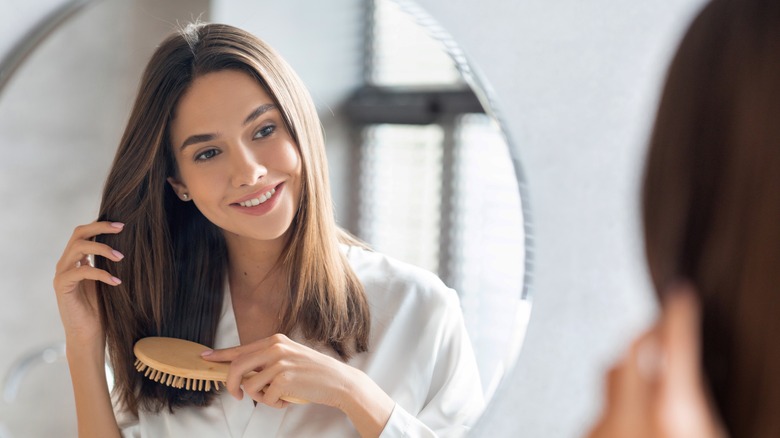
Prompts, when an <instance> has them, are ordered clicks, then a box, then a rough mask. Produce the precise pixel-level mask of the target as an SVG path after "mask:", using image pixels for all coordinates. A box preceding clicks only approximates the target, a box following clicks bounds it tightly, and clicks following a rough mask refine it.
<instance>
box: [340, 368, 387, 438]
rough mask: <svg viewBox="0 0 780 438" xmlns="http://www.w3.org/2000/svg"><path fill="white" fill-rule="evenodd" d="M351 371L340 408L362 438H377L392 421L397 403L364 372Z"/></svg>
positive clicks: (353, 369) (354, 369)
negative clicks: (391, 416) (390, 420)
mask: <svg viewBox="0 0 780 438" xmlns="http://www.w3.org/2000/svg"><path fill="white" fill-rule="evenodd" d="M350 368H351V367H350ZM351 370H352V371H351V375H350V376H349V378H348V379H347V380H346V382H347V384H346V385H345V386H344V393H343V397H342V404H341V405H340V406H338V408H339V409H341V411H343V412H344V413H345V414H346V415H347V417H348V418H349V419H350V421H351V422H352V424H353V425H354V426H355V429H357V431H358V432H359V433H360V435H361V436H362V437H377V436H379V435H380V433H381V432H382V430H383V429H384V427H385V424H387V421H388V420H389V419H390V414H392V412H393V408H394V407H395V401H394V400H393V399H392V398H390V396H389V395H387V393H385V392H384V391H383V390H382V388H380V387H379V385H377V384H376V382H374V381H373V380H371V378H370V377H368V375H366V374H365V373H364V372H362V371H360V370H358V369H356V368H351Z"/></svg>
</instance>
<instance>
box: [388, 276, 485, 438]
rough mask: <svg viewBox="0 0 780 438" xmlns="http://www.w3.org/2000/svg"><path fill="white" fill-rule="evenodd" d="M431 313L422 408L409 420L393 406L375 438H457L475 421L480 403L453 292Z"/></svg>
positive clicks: (473, 360) (476, 375)
mask: <svg viewBox="0 0 780 438" xmlns="http://www.w3.org/2000/svg"><path fill="white" fill-rule="evenodd" d="M447 292H448V293H446V294H445V297H446V299H445V304H444V305H442V306H441V307H440V308H439V309H437V311H435V312H432V314H431V318H432V319H433V320H434V321H431V322H434V324H432V325H430V326H429V327H428V329H429V330H430V329H434V330H436V331H437V333H436V334H435V335H434V336H433V344H434V345H432V350H431V359H432V360H434V367H433V372H432V374H431V383H430V387H429V391H428V397H427V400H426V403H425V404H424V406H423V407H422V409H421V410H420V411H419V412H417V413H416V414H412V413H410V412H409V411H407V410H406V409H404V407H403V406H401V405H400V404H398V403H396V405H395V407H394V409H393V412H392V414H391V415H390V419H389V420H388V422H387V424H386V425H385V427H384V429H383V431H382V433H381V435H380V438H400V437H415V438H416V437H461V436H464V435H466V433H468V431H469V429H470V428H471V426H472V425H473V424H474V423H475V422H476V420H477V419H478V418H479V415H480V414H481V413H482V410H483V409H484V405H485V401H484V396H483V393H482V384H481V383H480V378H479V370H478V368H477V362H476V358H475V356H474V350H473V348H472V346H471V341H470V340H469V337H468V334H467V332H466V327H465V324H464V321H463V313H462V312H461V309H460V302H459V300H458V296H457V294H456V293H455V291H453V290H451V289H448V290H447Z"/></svg>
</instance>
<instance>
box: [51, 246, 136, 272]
mask: <svg viewBox="0 0 780 438" xmlns="http://www.w3.org/2000/svg"><path fill="white" fill-rule="evenodd" d="M91 255H99V256H102V257H105V258H107V259H109V260H112V261H115V262H118V261H120V260H122V259H124V258H125V256H124V254H122V253H121V252H119V251H117V250H115V249H113V248H111V247H110V246H108V245H106V244H104V243H100V242H94V241H91V240H77V241H74V242H72V243H71V245H69V247H68V248H67V249H66V250H65V254H63V256H62V258H61V259H60V261H59V262H58V263H57V271H58V272H63V271H66V270H68V269H72V268H73V267H74V266H75V267H78V266H79V265H87V264H89V265H91V264H92V263H89V256H91Z"/></svg>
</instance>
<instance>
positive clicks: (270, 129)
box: [252, 125, 276, 139]
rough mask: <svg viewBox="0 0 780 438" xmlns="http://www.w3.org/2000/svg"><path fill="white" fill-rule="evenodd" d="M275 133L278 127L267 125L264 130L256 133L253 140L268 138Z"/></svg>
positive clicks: (261, 129)
mask: <svg viewBox="0 0 780 438" xmlns="http://www.w3.org/2000/svg"><path fill="white" fill-rule="evenodd" d="M274 131H276V125H265V126H263V127H262V128H260V129H258V130H257V132H256V133H255V135H254V137H252V138H253V139H258V138H263V137H268V136H269V135H271V134H273V133H274Z"/></svg>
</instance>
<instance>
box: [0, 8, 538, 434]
mask: <svg viewBox="0 0 780 438" xmlns="http://www.w3.org/2000/svg"><path fill="white" fill-rule="evenodd" d="M184 3H185V2H180V4H178V5H177V4H176V2H166V3H165V5H159V4H156V3H155V2H136V3H135V4H121V3H120V2H110V1H106V2H102V3H99V4H96V5H93V6H91V7H90V8H88V9H86V10H85V11H84V12H83V13H81V14H79V15H78V16H76V17H75V18H74V19H72V20H71V21H69V22H68V23H66V24H65V25H64V26H62V27H61V28H60V29H59V30H58V31H57V32H55V33H54V34H52V36H51V37H50V38H49V39H47V40H46V42H45V43H44V44H43V45H42V46H41V47H40V48H39V49H38V50H37V51H36V52H35V53H34V54H33V55H32V56H31V57H30V59H29V60H28V61H27V62H26V63H25V64H24V65H23V66H22V67H21V68H20V69H19V71H18V72H17V74H16V75H15V77H14V78H13V79H12V80H11V82H10V83H9V84H8V86H7V88H6V89H5V90H3V95H2V101H0V112H2V117H0V120H2V121H1V122H0V123H2V126H1V127H0V128H1V129H0V133H1V134H0V135H2V136H3V137H4V143H6V144H16V145H17V146H16V147H14V148H13V149H14V151H15V152H14V155H13V159H12V160H10V162H6V165H5V166H4V168H3V169H2V173H0V175H2V176H3V177H4V178H7V181H6V182H7V184H3V185H2V187H3V190H7V192H6V193H4V194H3V195H4V199H7V200H9V201H8V203H7V204H6V205H8V206H9V209H8V211H9V212H12V214H6V215H3V220H4V221H6V227H3V229H4V230H6V231H5V233H6V235H5V236H4V237H3V239H4V242H8V245H4V249H3V252H4V255H3V257H4V260H8V261H9V262H8V263H6V264H4V268H3V269H7V271H6V272H4V273H3V276H2V278H3V281H4V282H5V285H6V288H5V289H6V291H13V290H15V291H19V293H15V294H9V293H6V295H12V296H10V297H9V298H8V299H9V300H10V301H11V304H13V305H11V306H7V307H6V309H7V310H4V311H3V314H2V315H1V316H2V319H1V320H0V321H2V324H3V325H4V327H6V328H7V329H6V330H4V332H5V333H19V332H23V333H24V337H23V338H24V340H23V341H22V342H13V343H11V341H10V340H9V339H3V345H13V347H11V348H9V353H10V354H8V355H6V357H5V358H3V359H2V360H3V361H4V362H3V363H1V364H0V365H2V366H1V367H0V369H1V370H10V369H13V368H14V367H15V366H16V365H18V364H19V363H20V362H19V358H22V357H25V354H29V353H30V352H33V351H36V348H37V349H40V348H38V347H43V346H46V345H49V344H52V343H56V341H57V340H58V339H62V337H63V334H62V328H61V325H60V323H59V321H58V317H57V309H56V307H55V305H56V302H55V300H53V299H52V296H51V279H50V274H49V273H50V272H51V267H52V266H54V265H55V263H56V261H57V259H58V258H59V256H60V252H61V251H62V248H63V247H64V246H65V243H66V241H67V240H68V237H69V235H70V233H71V232H72V228H73V226H75V225H76V224H80V223H87V222H90V221H92V220H94V218H95V217H96V213H97V210H98V205H97V202H98V200H99V198H100V192H101V188H102V185H103V182H104V181H105V179H106V174H107V172H108V169H109V168H110V167H111V160H112V157H113V155H114V153H115V147H116V144H117V143H118V141H119V138H120V137H121V133H122V129H123V128H124V125H125V123H126V121H127V118H128V113H129V110H130V108H131V107H132V101H133V99H134V94H135V92H136V90H135V86H136V84H137V83H138V78H139V77H140V72H141V69H142V68H143V66H144V65H145V63H146V61H147V59H148V57H149V55H150V53H151V50H153V48H154V47H155V46H156V45H157V44H159V42H160V41H161V40H162V38H163V37H164V35H166V34H167V33H168V32H169V31H170V29H171V27H172V23H174V22H175V21H176V20H179V21H181V22H186V21H190V20H191V19H192V18H193V17H197V16H198V15H200V14H201V13H202V12H203V13H204V14H203V15H202V18H203V19H204V20H208V21H214V22H227V23H231V24H235V25H237V26H239V27H242V28H244V29H246V30H247V31H249V32H252V33H254V34H256V35H258V36H259V37H260V38H263V39H264V40H266V41H267V42H268V43H269V44H270V45H272V46H273V47H274V48H276V49H277V50H278V51H279V52H280V53H281V54H282V56H284V57H285V58H286V59H287V61H288V62H290V64H291V65H292V67H293V68H294V69H295V70H296V71H297V72H298V74H299V75H300V76H301V77H302V79H303V82H304V83H305V84H306V86H307V87H308V88H309V89H310V91H311V93H312V95H313V98H314V102H315V104H316V105H317V109H318V110H319V111H318V112H319V114H320V118H321V119H322V122H323V125H324V130H325V133H326V151H327V154H328V161H329V165H330V169H331V174H330V177H331V178H330V179H331V184H332V187H333V198H334V203H335V207H336V219H337V222H338V223H339V225H341V226H342V227H344V228H346V229H347V230H349V231H350V232H352V233H353V234H355V235H356V236H357V237H359V238H361V239H363V240H365V241H366V242H367V243H368V244H369V245H370V246H371V247H372V248H374V249H375V250H376V251H377V252H381V253H385V254H388V255H390V256H393V257H395V258H398V259H401V260H404V261H407V262H409V263H412V264H415V265H417V266H420V267H422V268H424V269H427V270H430V271H432V272H434V273H436V274H437V275H438V276H439V277H441V278H442V279H443V280H444V282H445V283H446V285H447V286H449V287H452V288H454V289H455V290H456V291H457V292H458V294H459V298H460V303H461V306H462V310H463V315H464V318H465V324H466V327H467V329H468V333H469V337H470V338H471V341H472V344H473V345H474V350H475V353H476V359H477V363H478V365H479V374H480V380H481V382H482V392H483V394H484V395H485V396H486V397H489V396H490V394H491V393H492V391H493V389H494V388H495V385H496V384H497V383H498V382H499V380H500V377H501V375H502V373H503V369H504V368H505V367H506V366H507V365H510V364H511V358H512V357H513V356H514V354H515V353H516V351H517V349H518V348H519V345H520V343H521V341H522V336H521V335H518V330H517V328H518V327H524V321H525V317H527V311H528V308H527V307H526V306H524V305H523V304H527V302H526V301H522V302H520V303H518V301H519V298H520V297H521V291H522V290H523V276H524V271H523V270H522V266H523V256H524V251H523V240H524V235H523V233H522V230H523V225H522V215H521V202H520V201H521V200H520V198H519V194H518V193H519V192H518V189H517V183H516V182H515V179H514V175H515V173H514V170H513V168H512V162H511V159H510V157H509V151H508V149H507V147H506V144H505V141H504V138H503V136H502V134H501V132H500V130H499V127H498V125H497V123H496V122H495V121H494V120H493V119H492V118H490V117H489V116H488V115H486V114H485V110H484V109H483V107H482V106H481V104H480V102H479V100H478V99H476V95H475V93H473V91H472V90H471V89H470V88H469V86H468V84H469V81H470V80H471V79H473V78H469V77H468V76H467V77H465V78H464V76H462V75H461V74H460V73H461V72H462V65H461V66H460V67H461V68H460V69H459V68H458V67H459V65H458V64H457V63H455V62H453V61H452V58H451V57H450V56H449V55H450V54H451V53H448V51H447V50H446V48H445V47H444V45H443V44H442V43H441V42H440V41H436V40H434V39H431V38H430V37H429V36H427V34H426V33H425V30H424V29H422V28H419V26H418V25H417V24H416V23H415V21H414V17H410V16H409V15H408V14H405V13H404V12H403V11H402V9H401V8H400V7H399V4H397V3H393V2H389V1H377V2H372V3H371V4H366V3H365V2H362V1H341V2H340V3H343V4H340V6H339V7H333V5H328V7H327V8H326V7H325V6H322V8H321V9H322V10H318V7H312V5H311V4H307V8H305V9H304V8H301V7H300V5H297V6H296V5H295V2H293V3H292V4H288V5H285V6H279V7H278V8H275V10H274V12H273V13H274V14H276V16H274V17H271V16H269V11H268V10H267V8H265V9H264V8H263V3H262V2H260V3H258V4H241V5H239V4H237V3H235V2H218V1H217V2H202V3H203V4H202V5H194V4H193V3H192V2H186V5H185V4H184ZM247 3H251V2H247ZM407 7H408V5H407ZM334 11H337V12H334ZM344 11H349V12H348V13H347V12H344ZM258 16H262V17H264V18H263V20H259V21H262V22H259V21H258V20H256V19H253V17H258ZM116 17H125V18H124V19H123V20H122V21H120V22H117V20H116ZM107 23H111V26H110V29H109V28H108V27H109V26H108V24H107ZM289 23H298V24H299V25H298V26H289ZM301 29H305V30H306V32H301ZM398 29H404V30H403V31H398V32H394V30H398ZM109 30H110V31H109ZM323 35H326V36H327V38H324V37H322V36H323ZM398 35H406V36H408V39H406V40H403V39H401V38H398ZM410 67H411V68H410ZM488 112H489V110H488ZM33 260H34V261H35V262H34V263H31V261H33ZM42 273H44V274H47V275H42ZM30 297H34V299H31V298H30ZM11 309H13V310H11ZM508 345H509V346H510V347H509V348H507V346H508ZM41 363H45V361H43V362H41ZM55 363H56V361H55ZM59 363H61V364H64V362H62V361H61V360H60V362H59ZM41 366H43V365H41ZM60 368H62V367H60ZM31 369H32V368H31ZM39 369H40V370H42V369H43V368H39ZM39 372H41V371H39ZM24 379H25V380H22V381H21V384H20V385H19V391H18V397H16V398H14V400H10V397H9V398H8V399H7V400H6V401H5V405H4V408H3V409H4V411H6V412H13V413H14V415H13V416H11V415H9V416H7V418H12V417H13V418H17V419H20V418H24V416H25V415H28V418H29V416H30V415H34V414H28V413H26V412H27V411H26V410H25V409H24V402H23V401H24V397H25V394H29V393H32V392H34V391H36V390H37V389H36V388H35V385H34V384H33V383H31V382H30V381H29V379H30V378H29V376H28V377H24ZM60 380H65V381H64V382H62V383H63V387H64V388H68V387H69V384H68V382H67V379H58V381H60ZM65 392H67V391H65ZM63 399H65V397H63ZM68 402H70V400H69V399H67V400H51V399H49V401H47V403H51V409H52V410H53V411H54V410H57V411H58V412H63V411H64V410H63V409H62V406H63V405H67V403H68ZM58 403H59V404H58ZM39 409H40V408H39ZM69 409H72V408H69ZM0 418H2V419H3V420H4V421H6V422H8V421H9V420H6V416H5V415H4V416H3V417H0ZM18 423H22V421H19V422H18ZM14 427H17V426H14V425H11V426H9V429H10V430H11V431H12V432H13V431H14V430H15V429H14ZM30 427H39V428H41V427H43V428H45V427H47V426H46V425H44V424H40V422H39V423H37V424H35V425H33V426H30ZM49 427H57V428H60V427H62V426H61V425H59V424H58V425H56V426H49ZM52 430H54V429H52ZM57 430H59V429H57ZM73 430H75V429H73ZM20 436H24V433H22V434H21V435H20Z"/></svg>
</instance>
